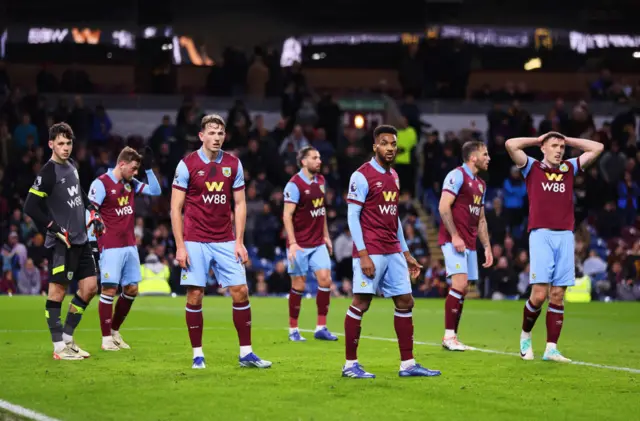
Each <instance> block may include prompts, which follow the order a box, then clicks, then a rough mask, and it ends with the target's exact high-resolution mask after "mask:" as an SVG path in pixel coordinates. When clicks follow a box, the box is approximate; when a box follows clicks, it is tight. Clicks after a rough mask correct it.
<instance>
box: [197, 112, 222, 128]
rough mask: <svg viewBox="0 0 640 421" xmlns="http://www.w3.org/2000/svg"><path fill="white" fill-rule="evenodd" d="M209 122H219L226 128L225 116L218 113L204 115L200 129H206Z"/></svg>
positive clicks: (218, 123)
mask: <svg viewBox="0 0 640 421" xmlns="http://www.w3.org/2000/svg"><path fill="white" fill-rule="evenodd" d="M207 124H217V125H219V126H222V127H223V128H226V124H225V123H224V118H222V117H220V116H219V115H218V114H208V115H206V116H204V117H202V121H201V122H200V130H202V131H204V129H205V128H206V127H207Z"/></svg>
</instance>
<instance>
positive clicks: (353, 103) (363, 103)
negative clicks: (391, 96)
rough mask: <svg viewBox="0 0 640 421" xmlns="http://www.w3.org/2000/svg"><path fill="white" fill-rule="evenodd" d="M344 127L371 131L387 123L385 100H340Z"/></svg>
mask: <svg viewBox="0 0 640 421" xmlns="http://www.w3.org/2000/svg"><path fill="white" fill-rule="evenodd" d="M338 103H339V104H340V108H341V109H342V112H343V115H342V123H343V125H344V127H350V128H356V129H364V130H370V129H373V128H374V127H376V126H379V125H380V124H385V122H386V106H385V101H384V100H379V99H375V100H360V99H357V100H354V99H342V100H339V101H338Z"/></svg>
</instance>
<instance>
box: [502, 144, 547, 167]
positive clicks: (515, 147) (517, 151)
mask: <svg viewBox="0 0 640 421" xmlns="http://www.w3.org/2000/svg"><path fill="white" fill-rule="evenodd" d="M539 144H540V138H538V137H515V138H513V139H509V140H507V142H506V143H505V144H504V146H505V148H506V149H507V152H508V153H509V156H510V157H511V159H512V160H513V162H514V163H515V164H516V166H517V167H518V168H523V167H525V166H526V165H527V164H528V163H529V157H528V156H527V154H526V153H524V150H523V149H525V148H528V147H530V146H536V145H539Z"/></svg>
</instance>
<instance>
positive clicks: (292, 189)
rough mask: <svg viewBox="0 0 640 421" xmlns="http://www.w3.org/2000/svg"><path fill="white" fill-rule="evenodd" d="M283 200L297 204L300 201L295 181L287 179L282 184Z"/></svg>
mask: <svg viewBox="0 0 640 421" xmlns="http://www.w3.org/2000/svg"><path fill="white" fill-rule="evenodd" d="M284 201H285V202H291V203H295V204H298V202H299V201H300V190H298V186H296V183H292V182H291V181H289V182H288V183H287V185H286V186H284Z"/></svg>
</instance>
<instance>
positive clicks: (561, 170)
mask: <svg viewBox="0 0 640 421" xmlns="http://www.w3.org/2000/svg"><path fill="white" fill-rule="evenodd" d="M567 171H569V166H568V165H567V164H566V163H565V162H563V163H562V165H560V172H567Z"/></svg>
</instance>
